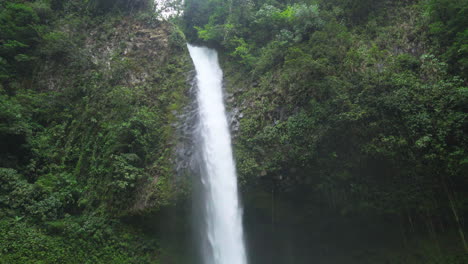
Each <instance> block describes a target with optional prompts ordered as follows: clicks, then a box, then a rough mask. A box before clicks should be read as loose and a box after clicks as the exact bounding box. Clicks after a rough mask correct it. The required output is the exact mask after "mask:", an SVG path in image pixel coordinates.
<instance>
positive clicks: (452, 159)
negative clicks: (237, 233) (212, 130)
mask: <svg viewBox="0 0 468 264" xmlns="http://www.w3.org/2000/svg"><path fill="white" fill-rule="evenodd" d="M467 12H468V1H466V0H460V1H459V0H455V1H452V0H427V1H424V0H421V1H395V0H393V1H391V0H379V1H375V0H372V1H370V0H367V1H366V0H347V1H342V0H323V1H320V0H305V1H304V0H297V1H294V0H292V1H281V0H279V1H269V0H230V1H217V0H211V1H197V0H188V1H186V8H185V14H184V17H183V22H182V24H183V26H184V28H185V32H186V34H187V37H188V38H189V39H190V40H191V41H193V42H199V43H204V44H207V45H210V46H212V47H215V48H217V49H218V50H219V51H220V53H221V54H222V55H223V59H222V61H223V64H224V70H225V78H227V86H228V87H227V88H228V90H229V92H231V93H232V94H233V97H234V99H233V100H234V102H233V103H232V107H233V110H234V111H240V112H241V113H242V114H241V117H242V118H240V128H239V131H238V133H237V138H236V140H235V149H236V158H237V164H238V169H239V173H240V177H241V180H242V181H243V183H244V189H245V190H246V193H247V194H246V197H247V198H246V201H245V206H246V218H247V220H246V221H247V224H246V228H247V229H248V228H249V219H250V218H252V219H253V218H257V219H258V218H261V217H263V218H265V220H264V224H266V225H269V226H270V227H268V228H265V229H266V231H264V233H261V232H262V231H258V230H256V229H255V228H253V229H252V230H251V233H252V232H254V233H255V232H257V237H262V236H265V237H268V238H267V239H263V240H259V241H257V249H258V251H256V252H257V253H256V254H254V256H252V258H256V261H264V263H310V262H312V260H314V262H315V261H316V260H318V259H320V258H321V256H323V257H324V258H323V259H322V260H319V262H317V263H335V262H333V261H332V260H331V259H338V258H339V257H338V256H336V255H339V254H340V253H338V254H337V252H341V254H347V253H343V252H342V251H340V248H341V247H340V246H338V244H339V243H337V241H339V240H347V241H348V240H349V241H348V244H349V243H351V244H352V243H356V244H358V243H359V242H357V241H366V239H368V240H371V239H369V238H366V236H367V235H368V234H377V233H376V232H374V231H372V230H369V229H370V228H371V226H374V225H377V226H378V224H379V223H380V226H378V229H387V231H388V232H387V235H386V234H385V233H386V232H380V233H379V235H378V236H377V237H374V238H372V239H373V240H374V245H365V246H362V247H361V249H358V250H354V251H353V252H354V253H352V254H355V255H357V256H356V259H352V258H351V255H352V254H348V255H347V256H345V257H344V258H342V259H341V260H336V261H337V262H336V263H354V262H353V261H355V262H356V263H464V262H465V261H466V255H467V253H468V247H467V242H466V238H465V237H464V234H465V233H466V217H467V216H468V196H467V195H466V193H467V190H468V173H467V172H468V152H467V151H468V134H467V132H468V87H467V81H466V78H467V77H468V76H467V72H468V64H467V63H468V62H467V58H468V35H467V34H468V28H467V25H468V14H467ZM206 14H210V15H209V16H207V15H206ZM262 192H263V194H262ZM259 196H261V197H263V204H261V203H262V202H261V201H262V200H261V199H260V198H259ZM275 201H277V202H276V205H275ZM256 203H257V204H258V205H255V204H256ZM249 207H253V209H252V210H251V211H249ZM291 208H294V209H291ZM249 217H250V218H249ZM255 221H256V220H252V222H253V223H254V222H255ZM295 225H296V226H301V228H299V230H296V231H297V234H296V235H295V236H294V237H293V239H292V240H298V241H300V242H297V243H294V242H293V243H292V245H288V243H290V242H282V241H285V240H288V239H287V238H285V237H287V236H288V235H287V232H290V231H287V232H282V231H281V230H284V229H288V226H295ZM362 225H364V226H365V225H368V227H369V228H368V229H366V228H363V227H362ZM344 227H346V228H344ZM346 229H355V230H357V231H355V232H356V233H357V234H354V239H355V240H353V239H350V237H352V236H353V234H348V233H347V232H348V231H347V230H346ZM272 230H275V231H274V233H275V235H268V234H269V233H272ZM305 230H307V231H305ZM323 230H328V231H327V232H324V231H323ZM322 232H323V233H322ZM317 233H322V234H319V235H318V234H317ZM395 233H397V234H399V241H398V242H396V243H395V244H396V245H397V247H396V248H403V249H404V248H406V249H411V250H410V252H409V253H402V252H403V249H401V250H400V253H398V254H400V255H399V256H396V254H395V255H393V256H381V257H379V256H380V255H385V254H383V253H381V252H376V251H377V250H376V249H375V247H374V246H375V245H379V244H382V243H385V242H383V241H385V240H387V238H388V235H389V234H395ZM448 233H453V234H452V236H451V237H450V239H449V240H446V239H445V238H446V237H447V234H448ZM247 234H249V231H247ZM253 236H256V235H253ZM275 236H276V237H275ZM363 237H364V238H363ZM275 239H276V242H271V241H275ZM416 239H422V241H419V242H416V243H415V244H412V243H413V242H414V241H415V240H416ZM253 240H255V239H253ZM397 240H398V238H397ZM350 241H354V242H350ZM424 241H426V242H428V243H427V244H425V242H424ZM447 241H449V242H447ZM268 243H277V244H276V245H270V246H268V247H266V248H267V249H264V251H261V252H262V253H258V252H260V251H259V250H260V249H262V248H265V246H264V244H268ZM254 244H255V243H254ZM311 245H314V246H311ZM387 246H388V245H386V246H385V247H387ZM287 247H291V248H292V249H290V250H289V251H290V252H293V253H288V254H285V252H288V250H286V249H285V248H287ZM351 247H352V246H349V245H348V246H345V248H347V249H349V248H351ZM272 248H273V249H274V250H271V249H272ZM311 248H313V249H311ZM317 248H318V249H317ZM341 249H342V248H341ZM344 250H345V249H343V251H344ZM272 252H278V253H277V254H275V253H272ZM289 255H291V256H289ZM301 255H307V256H308V257H309V262H307V261H306V260H304V259H301ZM265 256H268V257H265ZM318 256H320V257H318ZM371 256H372V257H374V259H372V258H371ZM306 259H307V258H306ZM385 261H388V262H385ZM262 263H263V262H262Z"/></svg>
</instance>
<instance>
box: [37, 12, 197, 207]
mask: <svg viewBox="0 0 468 264" xmlns="http://www.w3.org/2000/svg"><path fill="white" fill-rule="evenodd" d="M84 24H85V25H83V24H81V25H73V24H66V25H62V26H61V29H60V30H59V32H61V33H62V34H64V35H67V36H68V37H69V38H70V39H71V40H70V43H69V44H70V45H72V46H73V47H72V48H71V50H72V52H71V54H68V55H67V56H62V57H60V56H59V57H57V56H55V57H53V56H52V57H50V58H49V59H48V60H46V61H45V63H44V64H43V65H42V66H41V67H40V68H39V70H38V73H37V77H36V79H37V80H38V81H37V86H38V87H40V88H39V89H40V90H42V91H48V92H52V91H53V92H58V93H61V94H63V95H65V94H66V95H67V96H69V97H68V98H67V100H69V101H68V103H70V104H71V105H73V106H74V107H75V108H77V109H82V110H83V111H79V110H78V111H76V112H75V113H74V114H73V117H74V118H82V119H83V118H84V119H91V120H92V122H91V123H93V124H96V126H95V127H93V128H91V131H90V132H89V133H90V134H89V135H83V134H79V133H68V132H66V133H65V134H64V135H61V137H63V139H64V140H65V141H70V142H72V143H70V144H71V145H74V144H75V145H74V146H73V147H74V148H75V149H74V150H75V151H76V150H78V149H79V151H77V152H81V154H78V153H68V154H71V155H72V156H74V157H73V158H70V159H72V160H73V162H77V163H78V165H77V167H78V169H77V170H76V172H77V173H78V174H80V176H81V177H82V179H85V178H86V179H87V180H91V179H92V178H101V180H100V183H99V185H103V184H104V185H111V186H112V184H113V183H112V182H113V181H114V182H120V183H121V184H120V185H121V187H120V188H116V190H112V188H111V189H110V190H109V188H108V187H107V188H105V189H106V190H105V191H106V192H110V193H114V194H117V193H122V192H123V193H126V195H127V196H126V197H125V198H124V200H126V201H129V202H128V203H127V202H125V205H123V207H121V208H120V210H124V211H125V212H126V213H124V215H125V214H127V213H129V214H142V213H143V214H144V213H145V212H152V211H155V210H156V211H157V210H158V208H160V207H161V206H163V205H169V204H171V203H172V202H174V201H175V200H176V199H178V198H180V197H181V195H182V194H183V193H185V189H186V188H187V184H186V182H187V181H186V179H181V178H177V177H175V176H174V175H175V174H176V173H175V171H174V170H175V169H174V165H173V164H174V163H175V161H174V158H175V145H176V143H177V142H178V141H179V139H178V138H177V133H176V130H177V128H176V126H177V125H178V123H179V122H180V120H179V116H180V114H181V113H182V112H183V111H184V110H183V108H184V107H185V106H186V105H187V104H188V103H189V99H188V97H189V87H190V85H189V83H188V79H189V78H188V75H189V74H190V71H191V69H192V62H191V60H190V57H189V55H188V51H187V49H186V44H185V39H184V36H183V33H181V32H180V31H179V29H177V27H176V26H174V25H171V24H170V23H168V22H163V21H157V20H154V19H146V20H143V19H140V20H138V19H136V18H134V17H121V18H112V19H106V20H103V22H102V23H94V24H86V23H84ZM90 106H91V107H95V108H96V109H95V110H94V111H87V110H86V108H89V107H90ZM77 109H76V110H77ZM103 112H104V113H106V114H104V115H103ZM142 112H145V114H147V115H149V116H148V117H145V118H148V120H147V121H144V122H143V123H144V124H141V123H142V120H139V118H140V117H139V115H140V114H141V113H142ZM71 122H72V121H71ZM145 122H148V123H145ZM149 123H151V124H149ZM106 124H112V125H111V127H113V128H112V129H117V130H119V129H121V130H122V131H121V132H118V133H117V135H115V136H114V137H115V138H114V139H113V140H112V141H113V142H112V143H111V142H107V143H106V142H104V143H103V144H104V145H105V144H115V145H114V147H112V148H116V149H114V150H111V149H108V150H106V151H104V150H103V149H102V148H101V149H99V147H94V149H95V150H93V151H92V152H93V155H98V156H100V158H102V160H103V161H104V160H105V159H108V158H109V157H111V156H112V157H113V155H114V156H121V155H128V154H131V155H133V154H135V155H136V159H137V161H130V160H128V158H124V160H126V161H125V162H124V163H125V164H124V165H122V166H124V167H125V166H127V165H131V166H132V167H133V168H135V169H137V170H138V172H137V173H135V174H132V173H130V172H129V171H128V170H127V169H123V171H121V172H122V174H121V175H120V176H116V175H118V174H120V173H119V172H117V171H118V170H119V169H118V167H119V166H120V165H117V164H101V166H103V167H106V168H111V169H110V171H109V173H102V172H101V173H98V174H95V175H94V174H90V171H89V170H88V169H92V167H93V166H99V165H98V164H92V161H91V159H95V158H96V157H89V156H87V155H84V154H83V151H84V152H88V151H89V150H84V148H85V147H84V146H83V145H81V143H79V140H78V139H79V138H81V140H83V137H93V138H94V140H97V141H99V140H106V139H105V136H104V138H102V135H103V134H104V135H106V133H107V134H111V133H112V131H111V130H109V128H110V127H105V126H106ZM79 126H81V129H85V126H86V125H84V124H81V125H79ZM70 127H73V125H72V124H70ZM117 127H120V128H117ZM77 129H79V128H78V127H75V128H71V129H70V132H74V131H77ZM132 129H133V130H134V131H133V132H131V131H132ZM129 131H130V132H129ZM134 132H136V134H137V135H136V134H135V133H134ZM129 133H130V134H132V133H133V135H128V134H129ZM99 135H101V136H99ZM137 137H141V138H146V139H145V141H144V142H141V141H142V140H141V139H140V140H139V139H137ZM150 137H151V138H150ZM119 141H123V142H119ZM138 141H140V142H138ZM151 144H154V145H151ZM124 145H125V147H123V146H124ZM135 148H136V149H135ZM107 151H108V152H107ZM71 152H73V150H72V151H71ZM104 152H107V153H104ZM88 154H91V153H88ZM105 155H108V156H107V157H106V156H105ZM88 159H89V160H88ZM118 159H119V158H118ZM103 163H105V161H104V162H103ZM82 164H85V167H82V166H81V165H82ZM87 165H89V166H87ZM120 167H121V166H120ZM112 168H114V169H112ZM105 174H108V175H105ZM129 174H130V176H128V175H129ZM176 182H177V183H176ZM181 182H182V183H181ZM184 182H185V183H184ZM90 187H91V189H96V190H101V191H104V186H90ZM93 192H94V191H93ZM114 194H113V195H111V196H114ZM117 196H118V195H117ZM182 196H183V195H182ZM93 199H94V198H93ZM96 199H98V198H97V196H96ZM114 199H115V197H113V198H111V199H110V201H106V202H105V203H107V204H108V206H111V207H113V206H114V205H113V204H114V202H116V201H115V200H114ZM86 200H88V199H86ZM101 202H102V199H100V198H99V202H98V203H101ZM119 214H121V213H119Z"/></svg>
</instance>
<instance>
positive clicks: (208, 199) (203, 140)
mask: <svg viewBox="0 0 468 264" xmlns="http://www.w3.org/2000/svg"><path fill="white" fill-rule="evenodd" d="M188 49H189V52H190V56H191V57H192V60H193V62H194V64H195V70H196V73H197V75H196V81H197V87H198V91H197V101H198V109H199V133H200V135H199V136H200V148H201V158H202V161H203V163H204V164H203V168H204V169H203V170H202V175H201V177H202V179H201V180H202V185H203V191H204V194H203V195H202V197H203V201H202V203H203V204H202V210H203V211H204V212H203V215H204V218H205V219H203V222H204V232H203V233H204V234H202V236H203V237H202V238H201V239H203V240H204V241H205V242H204V243H205V244H206V245H205V246H204V247H203V249H202V251H203V252H201V253H202V258H203V263H204V264H246V263H247V257H246V252H245V246H244V238H243V230H242V211H241V206H240V202H239V197H238V190H237V177H236V169H235V164H234V159H233V157H232V148H231V137H230V133H229V127H228V122H227V118H226V113H225V107H224V102H223V91H222V80H223V72H222V71H221V68H220V66H219V64H218V55H217V53H216V51H214V50H211V49H208V48H205V47H195V46H191V45H188Z"/></svg>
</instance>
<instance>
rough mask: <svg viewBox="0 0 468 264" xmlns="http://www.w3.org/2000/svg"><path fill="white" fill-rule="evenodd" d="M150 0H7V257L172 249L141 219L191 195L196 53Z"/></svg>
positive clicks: (1, 238) (93, 256)
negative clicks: (184, 142)
mask: <svg viewBox="0 0 468 264" xmlns="http://www.w3.org/2000/svg"><path fill="white" fill-rule="evenodd" d="M148 3H149V1H42V0H40V1H14V0H13V1H2V2H1V3H0V120H1V123H0V149H1V152H0V219H2V220H1V222H0V245H1V246H0V263H159V261H160V260H161V254H160V250H162V247H161V241H160V240H157V239H156V235H154V232H151V233H148V230H144V229H145V228H146V227H145V226H143V227H142V226H137V225H134V224H133V223H132V220H131V218H132V217H135V216H139V217H140V216H145V217H152V215H154V214H157V213H158V212H159V211H160V210H161V209H162V208H164V207H167V206H169V205H171V204H174V203H176V202H177V201H178V200H180V199H185V198H184V197H185V196H184V192H185V191H184V190H183V189H182V188H183V185H182V184H181V185H177V186H176V184H175V182H174V181H175V180H174V178H173V177H172V168H173V164H172V162H171V156H172V154H173V147H172V146H173V144H174V143H175V142H174V140H175V139H174V131H173V130H174V128H173V125H174V122H175V120H176V118H175V114H176V112H177V111H178V110H179V109H180V108H181V106H183V105H184V104H185V103H186V98H185V95H184V92H185V90H186V85H187V84H186V82H185V79H184V78H183V76H185V74H186V73H187V72H188V71H189V69H190V68H189V67H190V66H189V65H190V64H189V63H188V59H189V58H188V56H187V55H186V53H185V46H184V44H185V43H183V42H182V45H181V43H180V40H178V39H177V38H176V37H175V36H178V34H179V33H177V32H178V30H177V29H176V28H175V27H174V26H173V25H171V24H169V23H166V22H164V23H163V22H159V21H157V20H155V16H156V15H155V14H153V13H152V11H151V10H152V9H151V8H149V7H148V6H147V4H148ZM142 9H144V10H143V11H144V12H143V11H141V10H142ZM155 36H156V37H155ZM181 77H182V78H181ZM124 220H125V221H124Z"/></svg>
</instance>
